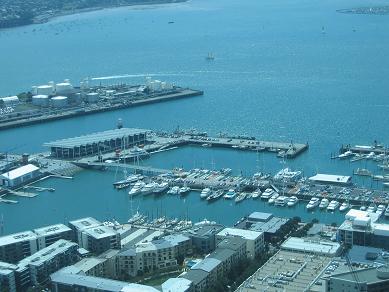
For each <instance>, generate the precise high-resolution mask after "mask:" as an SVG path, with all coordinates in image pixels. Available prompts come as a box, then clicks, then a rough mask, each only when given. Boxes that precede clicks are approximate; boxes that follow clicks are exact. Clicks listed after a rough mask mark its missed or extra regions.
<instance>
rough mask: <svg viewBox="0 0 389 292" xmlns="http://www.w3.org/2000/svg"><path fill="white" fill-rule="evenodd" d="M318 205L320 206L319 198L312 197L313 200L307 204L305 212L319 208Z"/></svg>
mask: <svg viewBox="0 0 389 292" xmlns="http://www.w3.org/2000/svg"><path fill="white" fill-rule="evenodd" d="M319 204H320V200H319V198H316V197H313V198H312V199H311V200H310V201H309V202H308V204H307V206H306V208H307V210H313V209H315V208H316V207H317V206H319Z"/></svg>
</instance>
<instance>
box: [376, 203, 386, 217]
mask: <svg viewBox="0 0 389 292" xmlns="http://www.w3.org/2000/svg"><path fill="white" fill-rule="evenodd" d="M384 212H385V205H378V207H377V210H376V211H375V213H376V214H378V215H379V216H381V215H382V214H383V213H384Z"/></svg>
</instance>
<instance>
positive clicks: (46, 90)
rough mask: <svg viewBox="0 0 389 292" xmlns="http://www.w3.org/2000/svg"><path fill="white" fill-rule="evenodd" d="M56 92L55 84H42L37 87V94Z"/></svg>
mask: <svg viewBox="0 0 389 292" xmlns="http://www.w3.org/2000/svg"><path fill="white" fill-rule="evenodd" d="M53 93H54V86H53V85H40V86H38V87H37V90H36V94H37V95H51V94H53Z"/></svg>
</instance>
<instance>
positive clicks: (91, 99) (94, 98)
mask: <svg viewBox="0 0 389 292" xmlns="http://www.w3.org/2000/svg"><path fill="white" fill-rule="evenodd" d="M99 98H100V95H99V94H98V93H97V92H91V93H88V94H87V95H86V101H87V102H88V103H94V102H97V101H98V100H99Z"/></svg>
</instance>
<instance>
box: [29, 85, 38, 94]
mask: <svg viewBox="0 0 389 292" xmlns="http://www.w3.org/2000/svg"><path fill="white" fill-rule="evenodd" d="M31 93H32V95H37V94H38V87H37V86H33V87H32V88H31Z"/></svg>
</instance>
